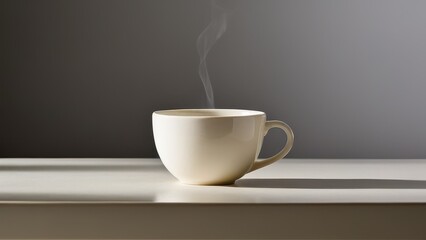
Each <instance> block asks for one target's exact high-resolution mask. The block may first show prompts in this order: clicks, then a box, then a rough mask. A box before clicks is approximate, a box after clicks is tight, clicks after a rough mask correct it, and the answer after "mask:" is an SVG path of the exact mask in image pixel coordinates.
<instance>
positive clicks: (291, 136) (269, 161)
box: [248, 120, 294, 172]
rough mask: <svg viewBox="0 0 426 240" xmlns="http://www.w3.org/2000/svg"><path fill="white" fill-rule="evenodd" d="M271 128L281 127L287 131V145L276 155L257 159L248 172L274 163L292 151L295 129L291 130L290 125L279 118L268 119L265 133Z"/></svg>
mask: <svg viewBox="0 0 426 240" xmlns="http://www.w3.org/2000/svg"><path fill="white" fill-rule="evenodd" d="M271 128H279V129H282V130H283V131H284V132H285V134H286V135H287V142H286V144H285V146H284V147H283V149H281V151H279V152H278V153H277V154H275V155H274V156H272V157H270V158H267V159H263V160H260V161H258V160H257V161H255V162H254V163H253V166H252V167H251V169H250V170H249V171H248V172H252V171H254V170H257V169H259V168H262V167H265V166H267V165H269V164H272V163H274V162H276V161H278V160H280V159H282V158H283V157H285V156H286V155H287V154H288V152H290V150H291V148H292V147H293V142H294V134H293V130H291V128H290V126H289V125H287V124H286V123H284V122H281V121H277V120H272V121H266V123H265V134H264V135H266V134H268V131H269V130H270V129H271Z"/></svg>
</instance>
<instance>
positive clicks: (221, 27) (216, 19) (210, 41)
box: [197, 0, 228, 108]
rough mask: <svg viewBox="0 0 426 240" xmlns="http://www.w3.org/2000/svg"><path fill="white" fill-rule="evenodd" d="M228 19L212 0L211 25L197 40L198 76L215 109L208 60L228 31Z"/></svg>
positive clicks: (209, 103) (210, 106) (209, 104)
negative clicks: (198, 56) (212, 50)
mask: <svg viewBox="0 0 426 240" xmlns="http://www.w3.org/2000/svg"><path fill="white" fill-rule="evenodd" d="M227 18H228V14H227V12H226V11H225V9H224V8H222V7H220V6H219V5H218V4H217V3H216V1H215V0H212V1H211V19H210V23H209V25H208V26H207V27H206V28H205V29H204V31H203V32H201V34H200V35H199V36H198V39H197V50H198V54H199V55H200V65H199V67H198V74H199V75H200V78H201V81H203V85H204V89H205V91H206V95H207V103H208V107H209V108H214V95H213V88H212V84H211V82H210V77H209V73H208V71H207V62H206V58H207V54H208V53H209V51H210V49H211V48H212V47H213V45H214V44H215V42H216V41H217V40H218V39H219V38H220V37H221V36H222V35H223V33H224V32H225V31H226V25H227Z"/></svg>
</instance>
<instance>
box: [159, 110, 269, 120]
mask: <svg viewBox="0 0 426 240" xmlns="http://www.w3.org/2000/svg"><path fill="white" fill-rule="evenodd" d="M213 112H215V113H216V114H217V115H213ZM191 113H192V114H191ZM196 113H198V114H200V113H202V114H205V115H196ZM210 114H211V115H210ZM152 115H158V116H166V117H178V118H237V117H254V116H262V115H266V114H265V113H264V112H262V111H257V110H246V109H223V108H183V109H166V110H157V111H155V112H153V113H152Z"/></svg>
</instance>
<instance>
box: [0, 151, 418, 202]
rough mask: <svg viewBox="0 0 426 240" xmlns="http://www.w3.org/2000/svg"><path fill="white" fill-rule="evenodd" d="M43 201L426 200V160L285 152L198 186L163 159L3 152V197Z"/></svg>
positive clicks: (0, 177)
mask: <svg viewBox="0 0 426 240" xmlns="http://www.w3.org/2000/svg"><path fill="white" fill-rule="evenodd" d="M38 202H39V203H45V202H69V203H74V202H75V203H78V202H90V203H92V202H93V203H96V202H117V203H128V202H131V203H141V204H142V203H144V204H145V203H146V204H160V203H231V204H232V203H259V204H262V203H282V204H285V203H426V160H423V159H416V160H414V159H398V160H396V159H395V160H393V159H380V160H378V159H374V160H372V159H283V160H281V161H279V162H277V163H275V164H273V165H270V166H268V167H265V168H263V169H259V170H257V171H254V172H252V173H249V174H247V175H246V176H244V177H243V178H242V179H240V180H238V181H237V182H236V183H235V184H234V185H229V186H194V185H184V184H181V183H179V182H177V180H176V179H175V178H174V177H173V176H172V175H171V174H170V173H169V172H168V171H167V170H166V169H165V168H164V166H163V165H162V163H161V161H160V160H159V159H148V158H138V159H137V158H33V159H31V158H26V159H23V158H2V159H0V204H7V203H38Z"/></svg>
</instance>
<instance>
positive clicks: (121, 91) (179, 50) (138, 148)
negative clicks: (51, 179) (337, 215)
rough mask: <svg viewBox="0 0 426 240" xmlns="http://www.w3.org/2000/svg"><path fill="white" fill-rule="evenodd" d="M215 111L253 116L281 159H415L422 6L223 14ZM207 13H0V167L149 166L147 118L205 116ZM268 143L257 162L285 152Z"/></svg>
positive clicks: (213, 62)
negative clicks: (56, 160)
mask: <svg viewBox="0 0 426 240" xmlns="http://www.w3.org/2000/svg"><path fill="white" fill-rule="evenodd" d="M222 5H225V6H226V7H227V8H229V9H231V10H232V12H233V14H232V16H231V17H230V19H229V26H228V30H227V32H226V33H225V34H224V35H223V37H222V38H221V39H220V40H219V41H218V42H217V44H216V45H215V46H214V47H213V49H212V51H211V52H210V55H209V58H208V67H209V71H210V74H211V78H212V84H213V87H214V90H215V98H216V106H217V107H218V108H243V109H257V110H262V111H264V112H266V113H267V114H268V117H269V118H270V119H280V120H284V121H285V122H287V123H288V124H290V125H291V126H292V127H293V129H294V132H295V134H296V142H295V146H294V149H293V151H292V152H291V154H290V156H291V157H309V158H328V157H331V158H334V157H335V158H426V94H425V93H424V92H425V90H426V1H421V0H418V1H416V0H398V1H395V0H394V1H393V0H291V1H269V0H266V1H265V0H262V1H247V0H244V1H226V2H224V3H223V4H222ZM209 7H210V4H209V1H200V0H180V1H176V0H170V1H165V0H152V1H118V0H117V1H111V0H107V1H80V0H79V1H53V0H52V1H44V0H37V1H33V0H27V1H19V0H9V1H0V30H1V38H0V63H1V69H0V156H1V157H154V156H156V151H155V147H154V143H153V139H152V133H151V131H152V130H151V112H152V111H154V110H156V109H167V108H200V107H204V106H206V100H205V94H204V90H203V86H202V83H201V81H200V80H199V78H198V75H197V68H198V55H197V52H196V47H195V42H196V38H197V36H198V34H199V33H200V32H201V31H202V30H203V28H204V27H205V26H206V25H207V24H208V22H209V11H210V9H209ZM281 138H282V136H281V134H280V132H279V131H273V132H272V133H271V134H270V136H269V137H268V138H267V140H266V142H265V145H266V146H265V148H264V151H263V153H264V155H265V156H266V155H270V154H272V153H274V152H276V151H277V150H278V149H279V148H280V146H281V145H282V143H283V140H281Z"/></svg>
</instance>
